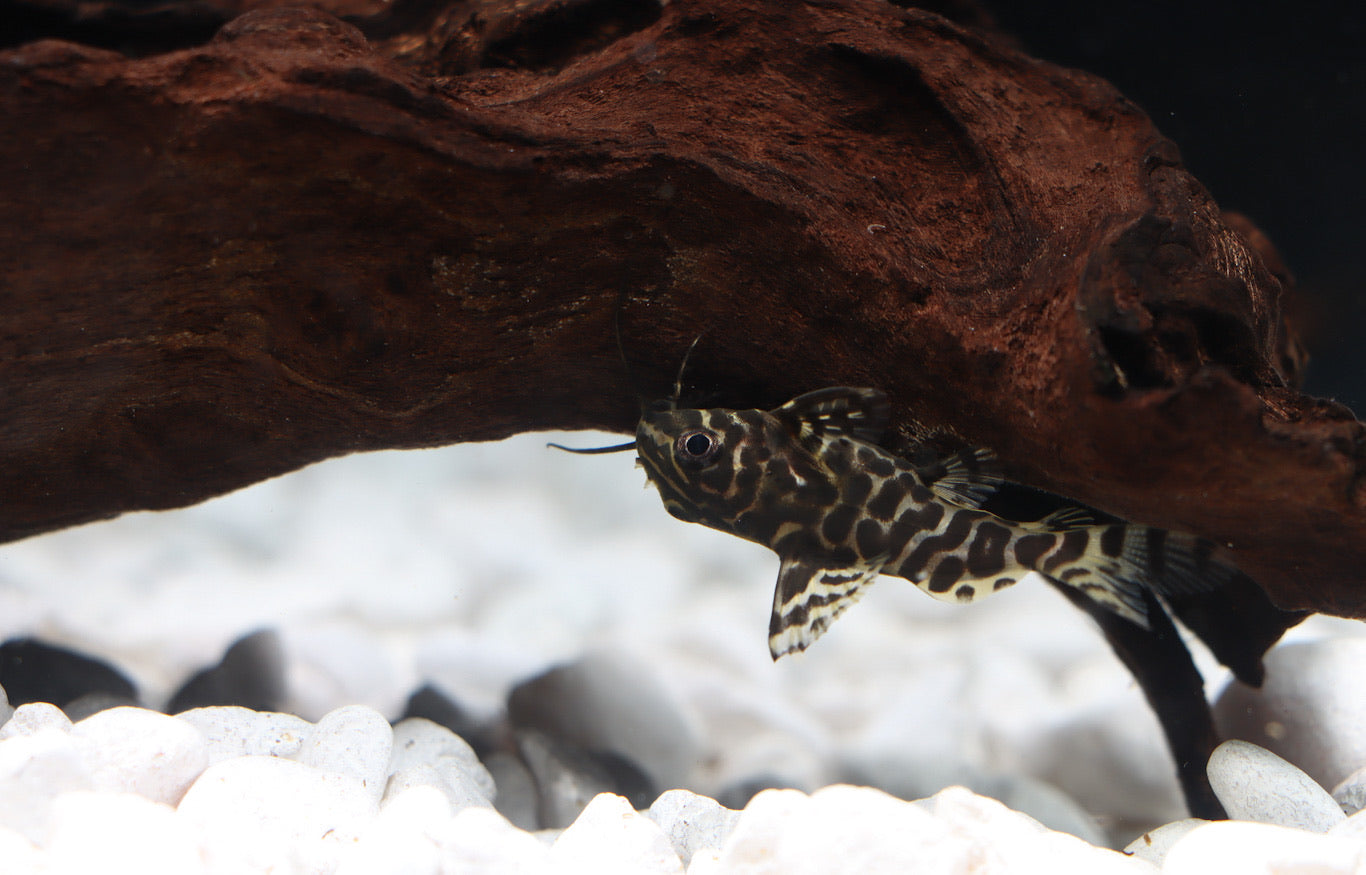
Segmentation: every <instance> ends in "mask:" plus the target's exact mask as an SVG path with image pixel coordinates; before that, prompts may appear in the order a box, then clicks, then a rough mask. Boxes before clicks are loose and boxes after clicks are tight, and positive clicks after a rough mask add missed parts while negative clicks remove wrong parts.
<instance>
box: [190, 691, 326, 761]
mask: <svg viewBox="0 0 1366 875" xmlns="http://www.w3.org/2000/svg"><path fill="white" fill-rule="evenodd" d="M176 719H177V720H183V721H185V722H186V723H188V724H190V725H191V726H193V727H194V728H195V729H198V730H199V732H200V734H201V735H203V736H204V738H205V740H206V743H207V745H208V753H209V765H215V764H217V763H221V762H223V761H225V760H231V759H236V758H237V757H244V756H276V757H290V758H293V757H296V756H297V755H298V753H299V751H300V750H301V749H302V748H303V745H304V739H306V738H308V736H309V735H310V734H311V733H312V732H313V724H312V723H309V722H308V721H307V720H305V719H303V718H302V717H296V716H294V715H293V714H280V713H278V712H275V711H253V710H251V709H250V708H243V707H240V706H237V705H217V706H214V707H210V708H195V709H193V710H190V711H183V712H181V713H180V714H177V715H176Z"/></svg>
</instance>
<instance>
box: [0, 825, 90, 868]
mask: <svg viewBox="0 0 1366 875" xmlns="http://www.w3.org/2000/svg"><path fill="white" fill-rule="evenodd" d="M0 862H2V863H3V865H4V869H5V871H6V872H22V873H23V875H47V873H49V872H51V871H52V870H51V868H50V867H49V866H48V864H47V854H45V853H44V852H43V851H42V850H41V849H39V847H38V846H37V845H36V844H34V843H33V842H32V841H30V840H29V838H28V837H27V836H25V835H24V834H23V833H21V832H19V831H17V830H14V829H8V828H6V827H3V826H0ZM92 871H97V870H92Z"/></svg>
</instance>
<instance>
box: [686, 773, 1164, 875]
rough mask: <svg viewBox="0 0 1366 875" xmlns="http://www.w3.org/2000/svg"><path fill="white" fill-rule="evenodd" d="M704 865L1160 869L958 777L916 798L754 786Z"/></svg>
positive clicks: (751, 874)
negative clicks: (1052, 825) (1048, 824)
mask: <svg viewBox="0 0 1366 875" xmlns="http://www.w3.org/2000/svg"><path fill="white" fill-rule="evenodd" d="M697 864H701V865H700V869H701V871H704V872H711V871H715V872H734V871H743V872H745V873H746V875H831V873H850V875H853V873H859V875H883V873H885V875H893V873H897V875H899V873H904V872H957V871H973V872H980V873H1007V872H1018V871H1033V870H1036V869H1039V870H1046V871H1056V872H1087V873H1088V875H1108V873H1126V875H1136V873H1153V872H1156V871H1157V869H1156V868H1155V867H1154V866H1153V865H1152V864H1151V863H1148V862H1146V861H1144V860H1138V859H1135V858H1133V857H1127V856H1125V855H1123V854H1119V853H1116V852H1114V851H1109V850H1105V849H1102V848H1097V847H1094V846H1092V845H1089V844H1087V843H1086V842H1083V841H1082V840H1081V839H1078V838H1076V837H1075V836H1070V835H1066V834H1065V833H1057V832H1052V831H1049V830H1047V829H1045V828H1044V827H1043V826H1041V825H1040V824H1039V823H1038V822H1037V821H1035V820H1033V819H1031V818H1029V817H1026V816H1025V815H1022V814H1019V813H1017V812H1014V811H1011V810H1010V809H1008V808H1006V807H1005V806H1004V805H1001V804H1000V803H999V802H996V801H995V800H992V799H987V798H985V797H982V796H976V795H975V794H973V793H971V792H970V791H968V790H965V789H963V788H962V787H950V788H948V789H946V790H943V791H941V792H940V793H937V794H936V795H935V796H933V797H931V798H930V799H929V800H924V802H923V803H909V802H904V801H902V800H900V799H897V798H896V797H894V796H890V795H888V794H886V793H883V792H881V791H879V790H873V789H870V788H867V787H849V786H843V785H835V786H831V787H825V788H823V789H821V790H818V791H816V793H814V794H812V795H811V796H809V797H808V796H805V795H803V794H801V793H799V792H797V791H795V790H767V791H765V792H763V793H760V794H759V795H757V796H755V797H754V799H753V800H751V802H750V804H749V805H748V806H746V808H745V810H744V811H743V812H741V814H740V822H739V823H738V824H737V825H736V828H735V831H734V832H733V833H731V836H730V838H729V839H728V840H727V841H726V844H725V846H724V847H723V848H722V849H721V853H720V854H718V855H716V856H715V857H710V856H705V857H699V858H697V861H696V863H695V865H694V868H695V869H696V868H699V866H698V865H697Z"/></svg>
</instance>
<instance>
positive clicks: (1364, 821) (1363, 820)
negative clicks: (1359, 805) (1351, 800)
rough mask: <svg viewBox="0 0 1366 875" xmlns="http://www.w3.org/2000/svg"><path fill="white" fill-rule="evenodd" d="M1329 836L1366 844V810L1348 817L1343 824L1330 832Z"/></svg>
mask: <svg viewBox="0 0 1366 875" xmlns="http://www.w3.org/2000/svg"><path fill="white" fill-rule="evenodd" d="M1328 835H1330V836H1336V837H1337V838H1342V839H1354V840H1356V841H1359V842H1366V809H1362V810H1361V811H1358V812H1356V813H1355V814H1352V815H1350V816H1348V818H1347V819H1346V820H1344V821H1343V822H1342V823H1339V824H1338V825H1337V826H1335V827H1333V828H1332V829H1330V830H1328Z"/></svg>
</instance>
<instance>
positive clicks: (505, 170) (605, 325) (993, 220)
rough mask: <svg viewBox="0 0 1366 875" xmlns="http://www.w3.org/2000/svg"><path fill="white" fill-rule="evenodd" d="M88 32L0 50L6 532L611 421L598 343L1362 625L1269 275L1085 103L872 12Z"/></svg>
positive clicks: (1050, 82)
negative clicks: (1031, 490) (1175, 545)
mask: <svg viewBox="0 0 1366 875" xmlns="http://www.w3.org/2000/svg"><path fill="white" fill-rule="evenodd" d="M11 6H12V8H20V7H18V6H14V4H11ZM22 8H23V9H24V10H26V12H25V15H27V16H28V17H27V18H24V21H25V22H27V25H26V26H27V27H28V28H29V35H37V34H39V33H41V32H42V31H43V28H44V27H47V26H48V24H47V23H50V22H52V21H55V22H59V23H61V22H65V23H66V24H64V25H62V26H65V27H69V28H75V25H73V24H71V22H72V21H75V20H76V19H77V18H78V17H79V16H78V15H77V14H76V13H75V12H72V10H73V9H75V8H76V6H75V5H74V4H71V5H65V4H63V3H61V2H57V0H52V2H49V3H44V2H37V3H31V4H29V5H27V6H23V7H22ZM81 8H82V9H84V10H85V12H84V14H85V15H86V19H85V21H86V24H87V25H88V23H89V20H91V16H94V17H95V18H98V15H99V14H101V13H99V10H104V13H103V14H105V15H107V16H108V17H109V18H110V20H113V21H115V22H122V23H123V24H122V25H121V26H122V27H123V28H124V30H121V31H118V32H117V33H114V35H113V36H110V33H111V32H112V31H110V30H109V29H108V28H106V29H105V30H103V31H100V32H101V33H103V34H104V35H105V36H106V37H108V38H107V39H105V40H104V41H103V42H101V41H99V40H87V42H92V43H96V42H98V43H99V44H101V45H107V46H111V47H113V48H118V49H121V50H123V52H125V53H124V54H120V53H116V52H114V51H109V50H106V49H102V48H92V47H90V46H80V45H76V44H73V43H71V42H65V41H52V40H47V41H39V42H32V43H26V44H23V45H18V46H15V47H13V48H10V49H9V50H7V51H5V52H3V53H0V119H3V121H0V156H3V158H4V163H5V167H6V168H7V171H6V172H5V173H4V174H0V204H3V208H4V214H5V233H4V234H3V235H0V263H3V264H4V265H5V268H4V270H3V272H0V538H5V539H12V538H18V537H23V536H26V535H30V534H34V533H37V532H41V531H46V530H50V529H54V528H58V527H61V526H68V525H73V524H76V523H80V522H84V521H87V520H92V519H97V518H101V517H107V516H110V515H114V514H118V513H121V512H124V511H128V510H133V509H144V508H169V507H177V506H183V505H186V504H190V503H193V502H196V501H199V500H202V499H204V498H207V497H209V496H212V495H216V494H219V493H222V492H224V491H227V490H230V489H233V488H236V487H239V486H243V485H246V484H248V483H251V482H253V481H256V480H260V479H263V478H266V477H269V476H272V475H275V474H279V473H283V472H285V471H289V470H291V469H294V468H297V467H299V466H301V465H305V464H308V463H310V462H313V461H316V460H319V459H323V458H326V457H328V456H333V455H337V454H340V453H346V452H352V451H357V450H367V449H378V448H384V447H418V446H432V445H438V444H446V443H451V442H457V441H466V440H484V439H492V438H498V437H503V436H506V435H508V434H511V433H514V432H517V431H523V430H527V429H536V428H550V427H555V428H578V427H590V426H591V427H598V428H608V429H617V430H630V429H631V427H632V425H633V421H634V418H635V415H636V411H637V409H638V408H637V401H636V398H635V397H634V390H633V387H632V385H631V381H630V380H628V378H627V377H626V376H625V375H624V373H623V368H622V366H621V363H620V362H619V360H618V356H617V352H616V347H615V344H614V340H613V323H614V318H615V319H617V320H618V321H619V324H620V327H621V335H622V340H623V343H624V346H625V349H626V353H627V355H628V357H629V358H630V360H631V362H632V365H633V367H634V369H635V371H636V373H637V380H638V381H639V382H640V384H641V385H642V388H643V389H644V390H645V391H647V392H651V393H654V394H664V393H665V392H666V391H667V389H666V387H667V386H668V384H669V383H670V381H671V376H670V375H671V374H672V372H673V370H674V369H675V368H676V366H677V364H678V361H679V357H680V356H681V354H682V352H683V350H684V349H685V348H686V346H687V345H688V343H689V342H690V341H691V340H692V338H693V337H695V336H697V335H699V334H700V335H703V340H702V342H701V344H700V345H699V347H698V349H697V352H696V354H695V356H694V365H693V367H692V368H691V369H690V378H689V384H690V386H691V387H693V392H694V395H695V396H696V397H698V398H701V397H705V398H706V400H707V401H708V402H711V403H718V404H726V405H743V406H763V405H771V404H775V403H778V402H781V401H783V400H785V399H786V398H788V397H790V396H792V395H794V394H796V393H798V392H801V391H805V390H809V389H813V388H817V387H820V386H825V385H832V384H841V383H843V384H853V385H870V386H878V387H881V388H883V389H885V390H887V391H888V392H889V393H890V395H891V397H892V399H893V402H894V406H895V410H896V411H897V413H898V416H899V419H900V424H901V425H902V426H903V429H904V430H903V434H905V435H909V433H910V432H909V428H910V425H911V423H912V420H914V421H917V422H919V423H920V424H921V425H923V426H928V427H931V428H935V429H943V430H947V431H948V432H951V433H952V434H953V435H955V436H956V437H957V439H960V440H962V441H964V442H967V443H971V444H979V445H985V446H989V447H992V448H994V449H995V450H996V451H997V452H998V453H999V454H1000V455H1001V457H1002V458H1003V459H1004V460H1005V462H1006V463H1007V465H1008V467H1009V470H1010V473H1011V475H1012V476H1013V477H1015V478H1017V479H1019V480H1021V481H1022V482H1025V483H1030V484H1034V485H1037V486H1040V487H1044V488H1047V489H1050V490H1053V491H1056V492H1058V493H1061V494H1063V495H1066V496H1069V497H1072V498H1075V499H1077V500H1080V501H1083V502H1086V503H1088V504H1092V505H1094V506H1097V507H1099V508H1101V509H1103V510H1106V511H1109V512H1112V513H1115V514H1117V515H1120V516H1123V517H1126V518H1130V519H1134V520H1140V521H1143V522H1147V523H1152V524H1157V525H1161V526H1167V527H1172V528H1180V529H1186V530H1190V531H1195V532H1198V533H1201V534H1203V535H1206V536H1209V537H1211V538H1214V539H1217V540H1218V541H1220V542H1222V543H1225V544H1228V545H1230V547H1231V548H1232V550H1233V554H1234V556H1235V557H1236V559H1237V561H1238V563H1239V564H1240V566H1241V567H1243V568H1244V569H1245V570H1246V571H1247V572H1248V573H1249V574H1251V575H1252V576H1253V577H1254V578H1256V579H1257V580H1258V581H1259V582H1260V583H1261V584H1262V585H1263V586H1265V587H1266V588H1267V590H1268V591H1269V592H1270V593H1271V594H1272V596H1273V598H1274V599H1275V600H1276V601H1277V602H1278V603H1279V604H1280V605H1281V606H1283V607H1286V608H1306V609H1312V610H1317V611H1325V612H1329V613H1335V614H1342V615H1347V616H1359V617H1360V616H1366V488H1364V487H1363V486H1362V484H1361V482H1360V479H1361V472H1362V471H1363V465H1366V449H1364V447H1363V430H1362V426H1361V424H1360V423H1358V422H1357V421H1356V420H1355V419H1354V418H1353V417H1352V415H1351V414H1350V413H1349V412H1348V411H1346V410H1345V409H1343V408H1341V407H1337V406H1335V405H1332V404H1329V403H1326V402H1322V401H1318V400H1315V399H1312V398H1308V397H1305V396H1303V395H1301V394H1299V393H1298V392H1297V391H1296V390H1295V388H1294V386H1295V383H1296V379H1297V376H1298V375H1297V369H1298V365H1299V358H1298V355H1297V352H1296V350H1295V347H1294V345H1293V343H1292V342H1291V340H1290V339H1289V337H1288V334H1287V331H1286V329H1285V326H1284V324H1283V321H1282V318H1281V315H1280V314H1281V310H1280V307H1281V298H1282V295H1283V294H1285V292H1286V289H1287V288H1288V286H1289V283H1290V280H1289V276H1288V274H1287V273H1286V272H1285V270H1284V268H1283V267H1281V266H1280V265H1279V262H1278V259H1276V257H1275V255H1274V252H1273V251H1272V250H1271V247H1270V245H1269V244H1268V243H1267V242H1266V241H1265V240H1263V239H1262V238H1261V237H1260V235H1259V234H1257V233H1256V231H1255V229H1253V228H1252V227H1251V225H1250V224H1249V223H1247V222H1246V221H1245V220H1242V219H1240V218H1238V217H1233V216H1227V215H1224V214H1221V212H1220V210H1219V208H1218V207H1217V205H1215V204H1214V203H1213V202H1212V201H1211V199H1210V198H1209V197H1208V195H1207V194H1206V193H1205V191H1204V190H1203V189H1202V188H1201V187H1200V185H1199V184H1198V183H1197V182H1196V181H1195V180H1194V179H1192V178H1191V177H1190V176H1189V175H1188V174H1187V173H1186V172H1185V171H1184V170H1183V169H1182V167H1181V163H1180V159H1179V156H1178V153H1177V151H1176V149H1175V148H1174V147H1173V146H1172V144H1171V143H1170V142H1168V141H1166V140H1164V139H1163V138H1162V137H1161V136H1160V134H1159V133H1158V132H1157V130H1156V129H1155V128H1154V126H1153V125H1152V124H1151V122H1150V121H1149V120H1148V119H1147V118H1146V117H1144V115H1143V114H1142V113H1141V112H1140V111H1139V110H1138V109H1137V108H1135V107H1134V106H1133V105H1131V104H1129V103H1128V102H1126V101H1125V100H1124V99H1123V98H1122V97H1121V96H1120V95H1119V94H1117V93H1116V92H1115V91H1114V90H1113V89H1112V88H1110V87H1109V86H1107V85H1106V84H1105V83H1103V82H1101V81H1099V80H1097V79H1094V78H1092V77H1089V76H1087V75H1085V74H1082V73H1078V72H1075V71H1068V70H1063V69H1059V68H1056V67H1053V66H1050V65H1047V64H1044V63H1040V62H1037V61H1035V60H1032V59H1030V58H1028V57H1026V56H1023V55H1021V54H1020V53H1018V52H1017V51H1015V50H1014V49H1013V48H1011V47H1010V45H1009V44H1008V43H1006V42H1005V41H1002V40H1000V39H997V38H995V37H992V36H990V35H988V34H987V33H985V32H984V31H981V30H977V29H973V28H971V27H967V26H963V25H960V24H956V23H953V22H951V21H949V20H947V19H945V18H943V17H941V16H939V15H936V14H934V13H931V12H927V11H924V10H920V9H911V8H900V7H899V6H898V5H894V4H891V3H887V2H884V0H826V2H819V3H816V2H811V3H804V4H799V3H791V2H788V0H768V2H754V0H673V2H670V3H668V4H667V5H664V6H659V5H656V4H654V3H651V2H644V0H639V2H628V0H612V2H605V0H581V2H572V0H554V2H536V3H512V2H494V0H485V2H465V3H451V4H449V5H440V4H437V5H432V4H423V3H417V2H407V3H404V2H400V3H397V4H395V5H394V6H393V7H392V8H391V9H387V10H381V9H380V6H379V4H374V5H373V6H368V5H366V4H365V3H363V2H357V3H353V4H351V5H350V6H346V7H343V6H336V7H334V8H333V11H335V12H337V13H339V14H344V15H348V16H350V21H351V22H352V23H344V22H343V21H341V20H339V19H338V18H336V17H334V16H333V15H331V14H328V13H327V12H323V11H316V10H310V9H287V8H280V9H257V10H254V11H250V12H247V13H246V14H243V15H241V16H240V17H236V18H234V17H233V16H235V15H237V13H239V12H241V11H243V9H244V8H245V7H243V6H241V5H240V4H237V5H230V4H226V3H220V4H213V3H197V4H171V5H167V6H161V7H155V6H152V7H149V6H146V5H137V6H129V7H127V8H123V7H119V6H117V5H95V6H87V5H84V4H83V5H82V7H81ZM92 9H93V10H96V11H95V12H92V11H91V10H92ZM34 10H38V11H37V12H35V11H34ZM109 10H113V12H110V11H109ZM129 10H132V11H129ZM44 15H46V16H48V18H43V16H44ZM158 16H159V17H158ZM229 19H231V20H230V22H229V23H228V24H227V25H226V26H225V27H223V29H222V30H220V31H219V32H218V33H217V35H216V36H214V37H213V38H212V40H211V41H209V42H207V43H204V44H200V45H196V44H194V43H195V42H196V41H197V40H199V39H201V38H202V34H203V33H207V32H211V31H212V29H213V27H215V26H216V25H217V24H218V23H219V22H220V21H228V20H229ZM130 21H131V22H134V24H133V25H129V24H128V22H130ZM186 21H189V22H190V24H185V22H186ZM35 22H36V23H35ZM149 22H150V23H149ZM196 22H197V24H195V23H196ZM191 24H194V27H192V26H191ZM195 27H198V30H195ZM51 28H52V32H58V31H61V28H60V27H58V26H57V25H52V26H51ZM97 30H98V29H97ZM62 32H64V33H67V34H68V35H75V36H80V34H79V33H76V31H75V30H74V29H73V30H70V31H62ZM148 34H151V36H148ZM171 48H175V49H176V50H174V51H169V50H168V49H171ZM567 463H568V461H567Z"/></svg>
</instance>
